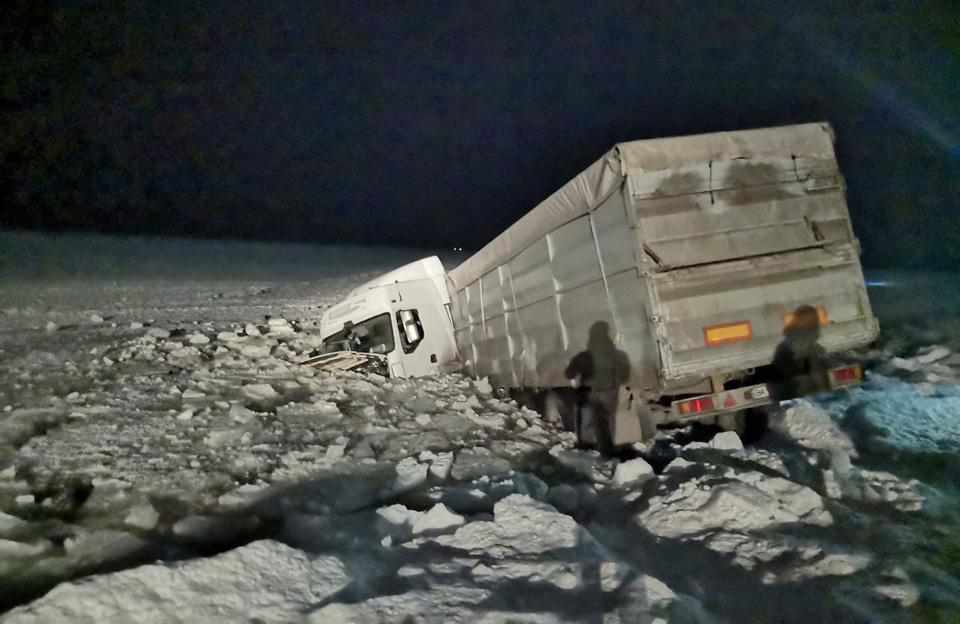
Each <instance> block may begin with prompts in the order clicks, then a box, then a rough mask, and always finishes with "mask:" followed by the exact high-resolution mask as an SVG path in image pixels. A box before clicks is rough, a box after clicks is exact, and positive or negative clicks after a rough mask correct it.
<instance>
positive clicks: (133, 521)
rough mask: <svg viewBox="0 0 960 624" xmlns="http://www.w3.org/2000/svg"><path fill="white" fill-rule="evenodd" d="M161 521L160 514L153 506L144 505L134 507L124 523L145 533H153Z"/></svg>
mask: <svg viewBox="0 0 960 624" xmlns="http://www.w3.org/2000/svg"><path fill="white" fill-rule="evenodd" d="M159 520H160V514H159V513H157V510H156V509H154V508H153V505H151V504H150V503H143V504H142V505H137V506H136V507H133V508H132V509H131V510H130V512H129V513H128V514H127V517H126V518H124V520H123V522H124V524H126V525H127V526H131V527H134V528H137V529H143V530H144V531H152V530H153V529H154V528H155V527H156V526H157V522H158V521H159Z"/></svg>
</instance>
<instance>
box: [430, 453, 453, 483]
mask: <svg viewBox="0 0 960 624" xmlns="http://www.w3.org/2000/svg"><path fill="white" fill-rule="evenodd" d="M452 468H453V453H452V452H448V453H437V455H436V457H435V458H434V459H433V461H432V462H431V463H430V474H431V475H433V477H434V478H436V479H439V480H440V481H446V480H447V479H448V478H449V477H450V471H451V469H452Z"/></svg>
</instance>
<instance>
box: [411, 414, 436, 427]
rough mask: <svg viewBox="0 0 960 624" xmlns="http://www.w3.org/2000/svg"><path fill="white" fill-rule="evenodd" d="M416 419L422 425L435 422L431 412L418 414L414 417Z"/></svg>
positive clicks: (427, 425) (425, 425)
mask: <svg viewBox="0 0 960 624" xmlns="http://www.w3.org/2000/svg"><path fill="white" fill-rule="evenodd" d="M414 421H415V422H416V423H417V424H418V425H420V426H421V427H429V426H430V423H432V422H433V419H432V418H430V414H417V417H416V418H414Z"/></svg>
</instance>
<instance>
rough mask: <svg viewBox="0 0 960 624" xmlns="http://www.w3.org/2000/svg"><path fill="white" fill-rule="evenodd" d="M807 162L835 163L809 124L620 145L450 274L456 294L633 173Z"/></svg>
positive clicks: (826, 142)
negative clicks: (741, 161) (749, 161)
mask: <svg viewBox="0 0 960 624" xmlns="http://www.w3.org/2000/svg"><path fill="white" fill-rule="evenodd" d="M791 155H793V156H798V157H800V156H803V157H810V158H823V159H833V158H835V156H834V151H833V130H832V129H831V127H830V125H829V124H827V123H825V122H824V123H809V124H801V125H794V126H780V127H775V128H761V129H756V130H736V131H732V132H714V133H710V134H699V135H691V136H681V137H669V138H660V139H646V140H641V141H630V142H626V143H619V144H617V145H616V146H614V147H613V149H611V150H610V151H609V152H607V153H606V154H605V155H604V156H603V157H602V158H600V160H598V161H596V162H595V163H593V164H592V165H590V166H589V167H588V168H587V169H586V170H585V171H583V172H582V173H580V174H578V175H577V176H576V177H575V178H573V179H572V180H570V181H569V182H567V183H566V184H564V185H563V186H562V187H560V188H559V189H558V190H557V191H556V192H554V193H553V194H552V195H550V196H549V197H547V198H546V199H545V200H543V201H542V202H540V204H538V205H537V206H536V207H535V208H534V209H533V210H531V211H530V212H528V213H527V214H525V215H524V216H522V217H521V218H520V219H519V220H518V221H517V222H516V223H514V224H513V225H511V226H510V227H509V228H507V229H506V230H504V231H503V232H502V233H501V234H500V235H498V236H497V237H496V238H494V239H493V240H492V241H490V242H489V243H487V245H485V246H484V247H483V248H482V249H480V251H478V252H477V253H475V254H474V255H472V256H471V257H470V258H468V259H467V260H465V261H464V262H463V263H462V264H460V266H458V267H456V268H455V269H453V270H451V271H450V273H449V276H450V280H451V281H452V282H453V285H454V287H455V289H456V290H460V289H461V288H464V287H465V286H467V285H469V284H472V283H473V282H474V281H476V280H477V279H479V278H480V277H481V276H482V275H484V274H485V273H487V272H488V271H490V270H491V269H493V268H495V267H497V266H499V265H501V264H503V263H505V262H507V261H508V260H510V259H511V258H512V257H513V256H515V255H516V254H518V253H520V252H521V251H523V250H524V249H525V248H526V247H528V246H529V245H530V244H531V243H533V242H534V241H536V240H537V239H539V238H541V237H543V236H545V235H546V234H547V233H549V232H551V231H553V230H555V229H556V228H558V227H560V226H561V225H563V224H564V223H567V222H568V221H572V220H573V219H576V218H577V217H579V216H581V215H583V214H586V213H588V212H590V211H591V210H593V209H594V208H596V207H597V206H599V205H600V204H601V203H603V201H604V200H605V199H606V198H607V196H609V195H610V194H611V193H612V192H614V191H616V190H617V189H618V188H619V187H620V185H621V184H622V183H623V181H624V179H625V178H626V177H627V176H628V175H630V173H631V172H636V173H640V172H649V171H658V170H666V169H674V168H679V167H683V166H684V165H689V164H691V163H698V162H701V163H702V162H707V161H715V160H732V159H734V158H743V157H749V158H763V157H777V156H791Z"/></svg>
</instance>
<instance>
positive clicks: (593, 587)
mask: <svg viewBox="0 0 960 624" xmlns="http://www.w3.org/2000/svg"><path fill="white" fill-rule="evenodd" d="M78 240H79V241H80V243H78V242H77V240H73V242H71V239H70V238H69V237H67V238H66V239H57V240H56V241H49V240H46V239H44V238H43V237H36V236H26V235H9V234H4V235H2V236H0V242H4V243H7V244H6V245H5V246H4V248H5V253H3V254H0V275H2V278H3V281H2V282H0V409H2V410H3V412H2V413H0V512H2V513H0V608H3V609H12V610H10V611H8V612H7V613H6V615H4V616H0V621H2V622H54V621H81V622H82V621H90V622H94V621H96V622H130V621H149V622H181V621H205V622H207V621H209V622H216V621H223V622H233V621H259V622H289V621H304V622H408V621H412V622H421V621H422V622H466V621H480V622H502V621H519V622H562V621H571V622H572V621H576V622H580V621H596V622H638V621H639V622H740V621H781V622H808V621H812V620H815V619H818V620H819V621H825V622H831V621H865V620H870V621H905V622H906V621H916V620H918V619H920V620H921V621H922V618H924V617H927V618H935V617H939V615H940V614H948V613H950V612H951V609H954V608H956V607H957V602H956V601H955V598H956V597H957V596H958V595H960V591H956V590H957V576H956V575H957V569H956V567H951V566H955V562H954V560H953V559H951V558H950V557H940V558H933V559H932V558H931V557H928V556H925V554H926V553H927V552H931V549H933V548H936V547H939V546H940V545H943V544H946V543H947V537H948V536H949V535H951V533H950V530H951V529H953V528H956V527H957V524H956V523H954V524H951V522H952V521H953V520H952V519H951V518H952V516H951V515H950V514H952V513H954V512H955V511H956V509H957V507H956V505H954V504H953V503H952V502H951V501H953V500H954V498H953V497H952V496H953V493H951V492H950V491H949V487H948V486H947V485H945V484H944V483H942V482H940V481H939V480H938V479H936V478H933V479H931V478H927V477H930V475H931V472H930V470H927V471H926V472H923V471H916V470H912V469H911V466H910V465H908V464H905V463H904V462H903V461H902V458H903V456H904V455H903V454H904V453H905V452H906V451H905V449H909V450H911V451H913V450H917V451H922V452H923V453H926V455H924V457H926V458H928V459H929V454H930V453H942V452H943V450H944V449H950V450H952V449H955V448H956V447H953V446H951V444H955V443H956V442H957V439H958V438H957V436H956V435H955V433H954V432H955V431H956V427H957V425H956V416H957V413H956V409H955V404H954V403H951V402H950V401H956V400H957V396H958V393H957V390H956V389H957V385H956V376H957V372H958V370H960V362H958V361H957V358H956V357H955V356H954V355H953V354H954V353H960V345H957V344H956V341H955V336H953V335H949V331H948V332H947V333H948V335H945V336H943V335H940V336H932V335H929V334H928V335H926V336H919V338H918V337H916V336H914V335H913V334H910V332H907V334H910V336H909V337H908V338H904V335H906V334H903V335H902V334H896V335H895V336H892V337H889V336H888V338H889V340H886V341H881V343H880V344H879V346H878V349H877V350H875V351H874V352H871V353H864V354H862V356H863V358H864V361H866V362H868V363H869V364H870V366H871V370H872V371H873V372H871V375H870V378H869V382H868V383H867V384H866V385H865V387H864V388H863V389H861V390H856V391H854V392H852V393H849V394H848V395H831V396H827V397H822V398H819V399H818V400H817V401H800V402H797V403H795V404H792V405H789V406H784V409H783V410H782V411H781V412H780V413H779V414H777V415H775V417H774V419H773V423H772V425H773V427H772V431H771V433H770V434H769V435H768V436H767V437H766V438H765V439H764V440H762V441H761V442H760V443H759V444H758V445H757V446H752V447H748V448H746V449H742V448H740V445H739V440H737V439H736V438H735V436H733V437H731V435H730V434H720V435H719V436H717V437H714V434H715V433H716V432H715V431H711V430H709V429H705V428H696V429H690V428H688V429H685V430H675V431H672V432H661V434H660V435H659V440H658V441H657V444H656V446H655V447H654V448H652V449H649V451H648V452H647V453H644V454H643V455H644V456H646V457H647V458H648V459H650V460H651V463H652V464H654V465H656V466H657V467H658V468H660V467H662V466H664V465H665V466H666V467H665V469H663V470H661V472H660V474H656V473H655V471H654V470H653V469H652V468H651V465H650V464H648V463H647V462H646V461H645V460H644V459H643V458H642V457H640V456H637V453H634V454H632V455H630V456H624V457H621V458H619V459H603V458H601V457H600V456H599V455H597V454H596V453H594V452H590V451H583V450H577V449H575V448H574V440H573V436H572V435H571V434H569V433H566V432H563V431H560V430H559V429H557V428H556V427H555V426H554V425H553V424H552V423H548V422H544V420H543V419H541V418H540V416H539V415H538V414H536V413H535V412H532V411H530V410H527V409H525V408H522V407H520V406H518V405H517V404H516V403H514V402H513V401H510V400H509V399H503V398H500V397H497V396H495V395H494V393H493V391H492V389H491V388H490V386H489V384H487V383H486V382H484V381H483V380H470V379H467V378H465V377H462V376H459V375H449V376H444V377H438V378H431V379H421V380H390V379H383V378H379V377H375V376H374V377H361V376H357V375H353V374H344V375H339V376H332V375H328V374H324V373H318V372H316V371H314V370H313V369H309V368H304V367H301V366H299V365H298V364H297V361H299V360H300V359H302V358H303V357H304V356H305V355H306V354H307V353H309V352H310V351H311V350H312V349H314V348H316V346H317V345H318V340H319V336H317V334H316V321H317V319H318V318H319V315H320V312H321V310H322V309H323V308H324V307H325V306H327V305H330V304H331V303H333V302H334V301H336V299H337V298H338V297H339V296H340V295H341V294H343V293H344V291H345V290H347V289H349V288H351V287H352V286H354V285H356V284H357V283H358V282H360V281H362V280H364V279H367V278H369V277H371V276H372V275H374V274H377V273H379V272H382V271H385V270H388V269H391V268H394V267H395V266H397V265H399V264H402V263H403V262H405V261H407V260H411V259H414V258H415V257H416V254H417V252H414V251H404V250H363V249H356V248H354V249H336V248H320V249H312V248H310V247H307V246H283V245H274V246H269V247H264V246H262V245H250V244H241V243H226V244H222V243H185V242H182V241H162V242H156V243H155V242H151V241H142V240H141V241H133V242H131V241H122V240H121V241H118V240H117V239H109V238H103V237H82V238H81V239H78ZM85 248H89V249H95V250H96V252H95V253H92V255H85V254H84V249H85ZM10 250H14V251H13V252H11V251H10ZM72 253H76V254H78V258H79V260H78V261H77V262H75V263H74V262H72V261H71V254H72ZM125 259H126V262H125ZM178 267H179V270H178ZM101 273H102V274H104V277H98V275H100V274H101ZM178 276H182V277H178ZM898 322H899V321H898ZM946 326H947V327H949V325H946ZM898 327H899V325H898ZM927 329H928V328H925V329H924V331H926V330H927ZM941 333H942V331H941ZM885 336H887V335H886V334H885ZM927 338H936V339H937V340H927ZM897 340H900V341H901V342H897ZM891 341H892V343H891ZM936 345H939V346H936ZM941 347H942V348H941ZM938 349H940V350H938ZM943 351H947V354H946V355H944V356H943V357H941V355H943ZM895 357H899V358H900V360H897V359H895ZM901 360H902V361H901ZM905 367H906V368H905ZM910 368H912V369H913V370H908V369H910ZM951 413H953V414H954V418H953V419H952V420H951V418H950V414H951ZM904 414H909V415H910V416H909V417H908V418H909V421H908V422H904V418H898V415H901V416H902V415H904ZM937 457H940V455H937ZM885 461H886V462H887V463H886V464H884V462H885ZM950 465H955V464H950ZM933 476H934V477H937V476H938V475H937V474H935V473H934V474H933ZM938 540H939V541H938ZM925 549H926V550H925ZM813 592H816V595H817V599H816V600H810V599H809V595H810V594H811V593H813ZM18 605H19V606H18ZM928 621H938V620H936V619H929V620H928Z"/></svg>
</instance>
